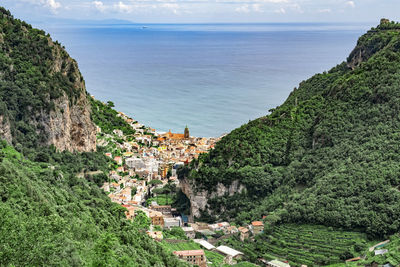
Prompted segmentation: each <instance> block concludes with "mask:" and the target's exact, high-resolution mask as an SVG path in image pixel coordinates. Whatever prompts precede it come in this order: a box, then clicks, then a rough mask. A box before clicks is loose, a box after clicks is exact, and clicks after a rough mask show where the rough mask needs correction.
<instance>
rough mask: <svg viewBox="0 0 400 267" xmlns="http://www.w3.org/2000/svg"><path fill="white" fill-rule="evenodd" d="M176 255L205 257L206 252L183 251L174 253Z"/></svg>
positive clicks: (199, 250) (200, 250)
mask: <svg viewBox="0 0 400 267" xmlns="http://www.w3.org/2000/svg"><path fill="white" fill-rule="evenodd" d="M174 254H175V255H178V256H201V255H204V250H202V249H198V250H181V251H174Z"/></svg>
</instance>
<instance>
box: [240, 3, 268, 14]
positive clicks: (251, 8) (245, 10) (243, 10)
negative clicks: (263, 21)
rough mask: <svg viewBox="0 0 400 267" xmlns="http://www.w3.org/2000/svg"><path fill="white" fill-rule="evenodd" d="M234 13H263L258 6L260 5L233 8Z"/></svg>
mask: <svg viewBox="0 0 400 267" xmlns="http://www.w3.org/2000/svg"><path fill="white" fill-rule="evenodd" d="M235 12H237V13H250V12H257V13H263V12H264V10H263V9H262V5H260V4H245V5H242V6H239V7H237V8H235Z"/></svg>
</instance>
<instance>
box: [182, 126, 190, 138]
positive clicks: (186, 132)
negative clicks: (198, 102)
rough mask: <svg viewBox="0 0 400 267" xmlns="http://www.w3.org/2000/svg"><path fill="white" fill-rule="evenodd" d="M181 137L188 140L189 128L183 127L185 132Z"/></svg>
mask: <svg viewBox="0 0 400 267" xmlns="http://www.w3.org/2000/svg"><path fill="white" fill-rule="evenodd" d="M183 137H184V138H185V139H189V137H190V135H189V128H188V127H187V126H186V127H185V132H184V134H183Z"/></svg>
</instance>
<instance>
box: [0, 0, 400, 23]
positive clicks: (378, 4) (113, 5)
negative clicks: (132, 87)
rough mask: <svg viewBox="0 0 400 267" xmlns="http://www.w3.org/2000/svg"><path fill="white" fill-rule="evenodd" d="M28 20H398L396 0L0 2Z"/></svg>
mask: <svg viewBox="0 0 400 267" xmlns="http://www.w3.org/2000/svg"><path fill="white" fill-rule="evenodd" d="M0 5H2V6H4V7H5V8H7V9H9V10H10V11H11V12H12V13H13V14H14V16H16V17H18V18H21V19H23V20H26V21H28V22H33V21H49V22H51V21H52V20H55V19H60V18H63V19H76V20H107V19H120V20H129V21H132V22H137V23H152V22H153V23H216V22H222V23H223V22H236V23H252V22H377V24H378V21H379V19H380V18H383V17H385V18H389V19H391V20H396V21H398V20H400V14H399V12H398V11H399V10H400V0H1V1H0Z"/></svg>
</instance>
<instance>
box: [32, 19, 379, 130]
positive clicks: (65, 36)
mask: <svg viewBox="0 0 400 267" xmlns="http://www.w3.org/2000/svg"><path fill="white" fill-rule="evenodd" d="M372 26H374V25H373V24H372V23H371V24H368V23H359V24H345V23H336V24H335V23H266V24H110V25H92V24H90V25H44V26H43V25H42V26H40V25H39V27H41V28H44V29H45V30H46V31H47V32H49V33H50V34H51V36H52V38H53V40H58V41H59V42H61V43H62V45H64V46H65V47H66V49H67V51H68V53H69V54H70V55H71V56H72V57H73V58H74V59H76V60H77V62H78V65H79V68H80V70H81V72H82V74H83V77H84V79H85V82H86V87H87V90H88V92H89V93H90V94H92V95H94V96H95V97H96V98H97V99H99V100H101V101H112V102H114V104H115V108H116V109H117V110H118V111H122V112H124V113H126V114H127V115H129V116H130V117H132V118H133V119H135V120H137V121H139V122H140V123H142V124H144V125H146V126H149V127H152V128H155V129H156V130H157V131H159V132H163V131H168V130H171V131H172V132H177V133H183V131H184V128H185V126H188V127H189V130H190V134H191V135H192V136H199V137H200V136H202V137H218V136H220V135H222V134H224V133H228V132H230V131H232V130H233V129H235V128H237V127H240V126H241V125H243V124H245V123H247V122H249V121H250V120H253V119H256V118H258V117H261V116H264V115H266V114H268V110H270V109H271V108H275V107H276V106H278V105H280V104H282V103H283V102H284V101H285V99H286V98H287V97H288V95H289V93H290V92H291V91H292V90H293V89H294V88H295V87H297V86H298V84H299V83H300V82H301V81H303V80H306V79H308V78H310V77H311V76H312V75H314V74H315V73H320V72H323V71H327V70H329V69H330V68H332V67H334V66H336V65H337V64H339V63H341V62H343V61H344V60H346V58H347V56H348V55H349V54H350V52H351V50H352V49H353V48H354V47H355V45H356V42H357V39H358V37H359V36H360V35H361V34H363V33H364V32H366V31H367V30H368V29H370V28H371V27H372Z"/></svg>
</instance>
